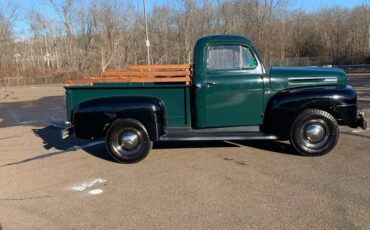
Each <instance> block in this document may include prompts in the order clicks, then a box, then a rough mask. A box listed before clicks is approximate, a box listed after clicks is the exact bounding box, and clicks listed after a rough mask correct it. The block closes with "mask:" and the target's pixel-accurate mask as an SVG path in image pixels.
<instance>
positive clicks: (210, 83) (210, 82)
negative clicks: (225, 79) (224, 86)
mask: <svg viewBox="0 0 370 230" xmlns="http://www.w3.org/2000/svg"><path fill="white" fill-rule="evenodd" d="M206 84H207V85H217V83H216V82H214V81H206Z"/></svg>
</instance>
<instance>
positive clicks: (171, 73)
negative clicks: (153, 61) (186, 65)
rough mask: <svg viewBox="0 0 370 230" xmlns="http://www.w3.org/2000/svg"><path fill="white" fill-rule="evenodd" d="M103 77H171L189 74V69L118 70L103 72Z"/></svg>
mask: <svg viewBox="0 0 370 230" xmlns="http://www.w3.org/2000/svg"><path fill="white" fill-rule="evenodd" d="M102 75H103V77H119V76H122V77H126V76H141V77H146V76H148V77H151V76H164V77H172V76H186V75H190V71H189V70H185V71H166V72H154V71H153V72H150V71H143V72H131V71H119V72H104V73H103V74H102Z"/></svg>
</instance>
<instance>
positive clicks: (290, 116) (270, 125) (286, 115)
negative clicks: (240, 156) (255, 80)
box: [264, 86, 357, 137]
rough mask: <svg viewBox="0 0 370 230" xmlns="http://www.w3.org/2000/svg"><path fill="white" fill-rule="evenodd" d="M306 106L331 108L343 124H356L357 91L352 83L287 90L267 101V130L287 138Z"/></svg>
mask: <svg viewBox="0 0 370 230" xmlns="http://www.w3.org/2000/svg"><path fill="white" fill-rule="evenodd" d="M306 109H321V110H324V111H327V112H329V113H330V114H332V115H333V116H334V117H335V118H336V119H337V120H338V121H339V122H340V123H341V124H345V125H348V126H351V127H355V126H356V122H357V95H356V91H355V90H354V89H353V88H352V87H351V86H327V87H307V88H296V89H289V90H283V91H281V92H279V93H277V94H275V95H274V96H272V97H271V98H270V100H269V101H268V103H267V106H266V110H265V118H264V129H265V131H266V132H270V133H274V134H277V135H279V136H284V137H286V136H287V134H288V132H289V129H290V126H291V124H292V122H293V120H294V119H295V117H296V116H297V115H298V113H300V112H302V111H303V110H306Z"/></svg>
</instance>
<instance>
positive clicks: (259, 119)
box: [63, 35, 367, 163]
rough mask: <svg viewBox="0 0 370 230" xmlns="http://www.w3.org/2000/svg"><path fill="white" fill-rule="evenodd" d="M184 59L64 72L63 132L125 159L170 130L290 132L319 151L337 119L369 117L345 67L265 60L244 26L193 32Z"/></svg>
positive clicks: (332, 140)
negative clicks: (79, 77) (78, 75)
mask: <svg viewBox="0 0 370 230" xmlns="http://www.w3.org/2000/svg"><path fill="white" fill-rule="evenodd" d="M183 67H184V65H177V66H174V65H165V66H141V67H128V70H130V69H131V70H132V71H134V70H135V69H136V70H137V69H139V71H138V72H130V71H124V72H114V74H111V75H115V77H114V78H109V79H108V78H103V80H102V79H100V78H98V79H97V78H94V79H91V80H90V81H88V84H81V82H84V81H78V82H70V83H69V84H68V85H66V86H65V88H66V104H67V106H66V107H67V117H68V120H69V121H68V124H69V127H68V128H67V129H66V130H64V131H63V133H64V134H72V133H73V134H75V136H76V137H79V138H84V139H99V138H106V142H107V149H108V151H109V153H110V154H111V155H112V157H113V158H114V159H115V160H117V161H118V162H122V163H132V162H137V161H140V160H142V159H144V158H145V156H146V155H147V154H148V153H149V152H150V149H151V147H152V144H153V142H157V141H174V140H176V141H189V140H261V139H264V140H286V139H289V140H290V142H291V143H292V145H293V147H294V148H295V149H296V150H297V151H298V152H299V153H301V154H303V155H307V156H319V155H323V154H326V153H328V152H330V151H331V150H332V149H333V148H334V147H335V145H336V144H337V141H338V138H339V128H338V127H339V125H347V126H350V127H353V128H356V127H361V128H363V129H366V127H367V123H366V121H365V120H364V119H363V117H362V114H361V113H359V112H358V111H357V95H356V92H355V90H354V89H353V88H352V87H351V86H348V85H347V76H346V74H345V72H344V71H343V70H341V69H337V68H319V67H305V68H302V67H301V68H297V67H294V68H280V67H279V68H274V67H272V68H268V69H266V68H265V67H264V65H263V62H262V59H261V56H260V54H259V52H258V50H257V49H256V47H255V46H254V45H253V43H252V42H251V41H250V40H249V39H248V38H245V37H243V36H239V35H211V36H206V37H203V38H200V39H199V40H198V41H197V42H196V44H195V48H194V63H193V65H192V66H191V68H189V69H186V70H184V71H181V73H180V72H179V71H178V70H180V69H181V68H183ZM163 68H169V69H171V70H173V72H168V71H163V70H160V69H163ZM158 69H159V70H158ZM174 70H177V71H174ZM182 70H183V69H182ZM140 74H141V75H143V76H141V75H140ZM171 74H172V75H173V76H171ZM187 74H189V78H187V77H188V75H187ZM137 75H140V76H141V77H139V78H137V77H132V78H130V77H129V76H137ZM180 75H185V77H184V78H179V76H180ZM147 76H155V77H154V78H146V77H147ZM117 79H118V80H117ZM175 79H176V81H175ZM184 79H190V80H189V81H188V80H184Z"/></svg>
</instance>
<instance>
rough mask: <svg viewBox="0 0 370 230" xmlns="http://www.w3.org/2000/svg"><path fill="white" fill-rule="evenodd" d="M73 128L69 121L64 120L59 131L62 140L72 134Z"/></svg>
mask: <svg viewBox="0 0 370 230" xmlns="http://www.w3.org/2000/svg"><path fill="white" fill-rule="evenodd" d="M73 133H74V128H73V125H72V124H71V123H69V122H65V127H64V128H63V129H62V130H61V131H60V137H61V138H62V139H63V140H64V139H66V138H68V137H69V136H71V135H73Z"/></svg>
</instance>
